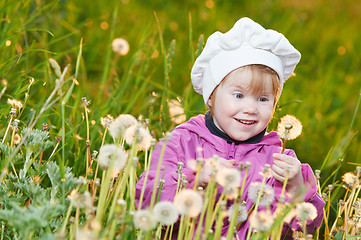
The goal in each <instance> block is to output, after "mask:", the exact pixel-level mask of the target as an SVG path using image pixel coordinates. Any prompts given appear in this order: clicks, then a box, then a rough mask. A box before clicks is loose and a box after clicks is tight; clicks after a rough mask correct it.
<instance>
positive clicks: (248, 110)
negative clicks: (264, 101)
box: [242, 98, 257, 115]
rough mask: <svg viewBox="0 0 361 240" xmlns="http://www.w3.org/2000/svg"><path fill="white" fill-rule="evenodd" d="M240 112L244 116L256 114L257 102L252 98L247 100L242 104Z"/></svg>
mask: <svg viewBox="0 0 361 240" xmlns="http://www.w3.org/2000/svg"><path fill="white" fill-rule="evenodd" d="M243 103H244V104H243V108H242V111H243V113H245V114H249V115H254V114H257V101H255V100H254V99H252V98H247V99H245V101H244V102H243Z"/></svg>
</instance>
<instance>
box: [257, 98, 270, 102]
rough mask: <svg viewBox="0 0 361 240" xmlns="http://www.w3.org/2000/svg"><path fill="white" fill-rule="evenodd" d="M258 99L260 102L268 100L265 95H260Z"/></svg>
mask: <svg viewBox="0 0 361 240" xmlns="http://www.w3.org/2000/svg"><path fill="white" fill-rule="evenodd" d="M258 101H260V102H267V101H268V98H266V97H260V98H259V99H258Z"/></svg>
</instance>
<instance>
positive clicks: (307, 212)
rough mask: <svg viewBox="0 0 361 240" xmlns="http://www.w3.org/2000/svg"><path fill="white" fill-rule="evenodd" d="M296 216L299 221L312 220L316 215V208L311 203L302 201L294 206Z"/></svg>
mask: <svg viewBox="0 0 361 240" xmlns="http://www.w3.org/2000/svg"><path fill="white" fill-rule="evenodd" d="M296 216H297V218H298V219H300V220H301V221H307V220H313V219H315V218H316V217H317V209H316V207H315V206H314V205H313V204H312V203H308V202H303V203H300V204H298V205H297V206H296Z"/></svg>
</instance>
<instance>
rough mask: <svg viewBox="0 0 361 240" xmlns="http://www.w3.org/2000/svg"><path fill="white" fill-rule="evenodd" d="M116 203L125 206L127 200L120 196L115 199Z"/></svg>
mask: <svg viewBox="0 0 361 240" xmlns="http://www.w3.org/2000/svg"><path fill="white" fill-rule="evenodd" d="M117 204H118V205H120V206H125V205H126V204H127V202H126V201H124V200H123V199H121V198H120V199H118V200H117Z"/></svg>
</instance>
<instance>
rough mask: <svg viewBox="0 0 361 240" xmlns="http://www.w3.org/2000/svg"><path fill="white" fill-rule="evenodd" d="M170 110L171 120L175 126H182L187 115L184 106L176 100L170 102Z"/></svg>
mask: <svg viewBox="0 0 361 240" xmlns="http://www.w3.org/2000/svg"><path fill="white" fill-rule="evenodd" d="M168 109H169V116H170V119H171V120H172V121H173V122H174V123H175V124H180V123H183V122H185V120H186V115H185V114H184V109H183V107H182V104H181V103H180V102H179V101H178V100H176V99H170V100H168Z"/></svg>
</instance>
